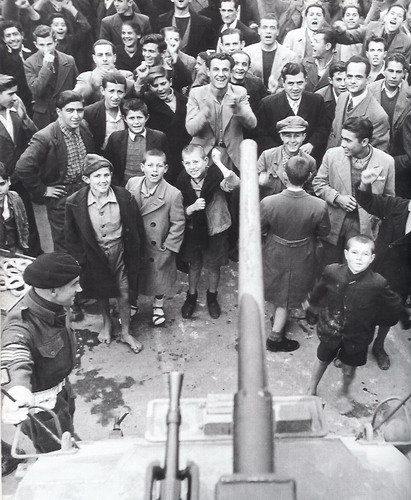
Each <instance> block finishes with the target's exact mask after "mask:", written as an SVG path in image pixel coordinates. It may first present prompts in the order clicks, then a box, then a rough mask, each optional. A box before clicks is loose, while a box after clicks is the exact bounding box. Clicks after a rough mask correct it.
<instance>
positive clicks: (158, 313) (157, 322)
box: [152, 306, 166, 326]
mask: <svg viewBox="0 0 411 500" xmlns="http://www.w3.org/2000/svg"><path fill="white" fill-rule="evenodd" d="M152 321H153V325H154V326H163V325H164V324H165V322H166V316H165V314H164V307H163V306H153V317H152Z"/></svg>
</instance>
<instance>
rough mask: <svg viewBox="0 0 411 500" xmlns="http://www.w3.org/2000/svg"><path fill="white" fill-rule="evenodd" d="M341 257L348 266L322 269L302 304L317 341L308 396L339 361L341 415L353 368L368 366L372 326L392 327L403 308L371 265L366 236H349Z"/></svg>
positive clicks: (347, 404) (371, 251) (371, 250)
mask: <svg viewBox="0 0 411 500" xmlns="http://www.w3.org/2000/svg"><path fill="white" fill-rule="evenodd" d="M344 255H345V258H346V261H347V264H331V265H329V266H326V267H325V269H324V271H323V274H322V276H321V279H320V281H319V283H318V284H317V285H316V286H315V288H314V290H313V292H312V293H311V295H310V296H309V299H308V302H306V303H305V306H306V307H307V311H306V313H307V321H308V322H309V323H310V324H314V323H315V322H316V321H317V320H318V324H317V335H318V337H319V339H320V344H319V346H318V349H317V360H316V361H315V363H314V368H313V372H312V377H311V383H310V387H309V390H308V393H309V394H311V395H316V394H317V386H318V384H319V382H320V380H321V378H322V376H323V375H324V372H325V371H326V369H327V367H328V365H329V364H330V363H331V362H332V361H333V360H334V359H337V360H339V362H340V364H341V369H342V373H343V381H342V382H343V384H342V388H341V394H340V398H339V401H338V402H339V406H340V409H341V411H342V412H343V413H348V412H350V411H351V410H352V408H353V405H352V400H351V398H350V387H351V384H352V382H353V380H354V376H355V371H356V369H357V366H363V365H365V364H366V362H367V352H368V346H369V345H370V343H371V342H372V340H373V336H374V330H375V325H381V324H383V325H394V324H395V323H396V322H397V321H398V319H399V315H400V313H401V311H402V305H401V299H400V297H399V296H398V295H397V294H396V293H395V292H393V291H392V290H391V289H390V288H389V286H388V283H387V281H386V280H385V278H383V277H382V276H381V275H380V274H378V273H375V272H373V271H372V270H371V269H370V267H369V266H370V264H371V262H372V261H373V260H374V257H375V254H374V242H373V241H372V240H371V239H370V238H369V237H368V236H364V235H357V236H353V237H352V238H350V239H349V240H348V242H347V247H346V249H345V250H344ZM318 309H319V312H318V313H317V311H318Z"/></svg>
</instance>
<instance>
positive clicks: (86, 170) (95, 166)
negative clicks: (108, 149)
mask: <svg viewBox="0 0 411 500" xmlns="http://www.w3.org/2000/svg"><path fill="white" fill-rule="evenodd" d="M104 167H108V168H109V169H110V170H111V171H113V165H112V164H111V163H110V162H109V161H108V160H107V159H106V158H104V156H100V155H96V154H92V153H89V154H88V155H86V157H85V159H84V166H83V175H85V176H86V177H88V176H89V175H90V174H92V173H93V172H96V171H97V170H100V168H104Z"/></svg>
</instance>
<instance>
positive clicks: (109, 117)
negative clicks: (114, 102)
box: [106, 108, 123, 123]
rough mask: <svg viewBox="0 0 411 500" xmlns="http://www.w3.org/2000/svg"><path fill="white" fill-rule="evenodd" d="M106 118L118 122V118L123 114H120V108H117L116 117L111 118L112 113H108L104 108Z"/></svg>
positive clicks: (120, 118)
mask: <svg viewBox="0 0 411 500" xmlns="http://www.w3.org/2000/svg"><path fill="white" fill-rule="evenodd" d="M106 118H107V121H110V122H113V123H117V122H119V121H120V120H122V119H123V115H122V114H121V111H120V108H118V109H117V114H116V117H115V118H113V117H112V115H110V113H109V112H108V111H107V109H106Z"/></svg>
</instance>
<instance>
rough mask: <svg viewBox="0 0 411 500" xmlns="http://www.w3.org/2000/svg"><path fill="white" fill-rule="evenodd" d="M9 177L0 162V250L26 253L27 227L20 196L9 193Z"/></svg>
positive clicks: (24, 210) (13, 192)
mask: <svg viewBox="0 0 411 500" xmlns="http://www.w3.org/2000/svg"><path fill="white" fill-rule="evenodd" d="M9 189H10V177H9V176H8V175H7V171H6V167H5V165H4V163H2V162H0V248H3V249H5V250H10V251H11V252H17V253H27V249H28V247H29V246H28V240H29V226H28V222H27V215H26V209H25V208H24V204H23V201H22V199H21V198H20V196H19V195H18V194H17V193H16V192H15V191H10V190H9Z"/></svg>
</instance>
